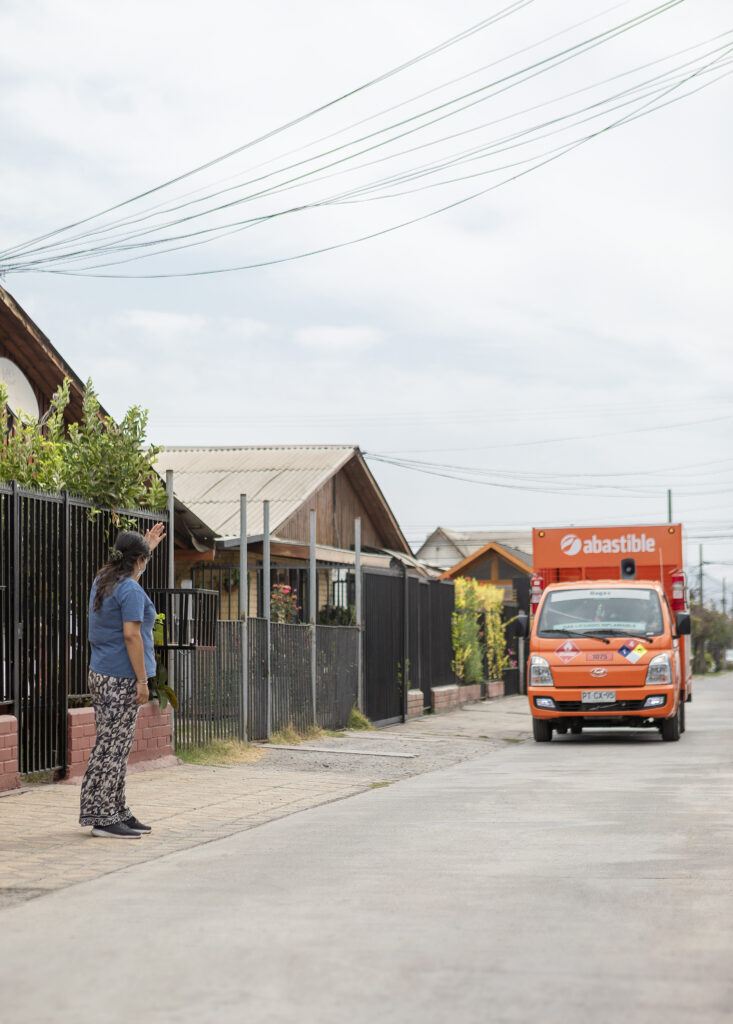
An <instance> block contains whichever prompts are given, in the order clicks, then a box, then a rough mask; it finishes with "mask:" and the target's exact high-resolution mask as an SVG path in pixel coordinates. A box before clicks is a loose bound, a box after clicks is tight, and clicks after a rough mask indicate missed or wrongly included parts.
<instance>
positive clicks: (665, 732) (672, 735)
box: [659, 707, 680, 741]
mask: <svg viewBox="0 0 733 1024" xmlns="http://www.w3.org/2000/svg"><path fill="white" fill-rule="evenodd" d="M659 730H660V732H661V733H662V739H663V740H669V741H674V740H678V739H679V738H680V709H679V707H678V708H677V711H676V712H675V713H674V715H672V717H671V718H665V719H664V720H663V721H662V724H661V725H660V726H659Z"/></svg>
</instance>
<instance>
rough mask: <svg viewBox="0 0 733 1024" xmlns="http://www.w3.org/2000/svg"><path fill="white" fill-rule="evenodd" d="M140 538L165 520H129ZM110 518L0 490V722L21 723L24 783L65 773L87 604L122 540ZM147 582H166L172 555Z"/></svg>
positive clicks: (83, 658)
mask: <svg viewBox="0 0 733 1024" xmlns="http://www.w3.org/2000/svg"><path fill="white" fill-rule="evenodd" d="M124 515H125V517H126V518H128V519H129V520H130V521H131V523H134V525H135V526H137V527H138V528H139V529H141V530H143V531H144V530H146V529H149V528H150V526H152V525H153V523H155V522H160V521H163V522H165V521H166V520H167V515H166V514H165V513H163V514H158V513H153V512H141V511H131V512H125V513H124ZM117 529H118V528H117V527H116V526H115V522H114V517H113V514H112V513H110V512H109V511H107V510H98V509H94V508H93V507H92V505H90V504H89V503H88V502H84V501H80V500H78V499H76V498H72V497H70V496H69V495H68V494H66V493H64V494H45V493H41V492H38V491H29V490H24V489H22V488H19V487H18V486H17V485H16V484H3V485H0V610H1V614H0V631H1V633H2V638H1V647H2V677H1V679H0V712H2V711H4V712H5V713H6V714H8V713H9V714H14V715H16V717H17V718H18V740H19V744H18V745H19V767H20V771H21V773H23V774H28V773H32V772H40V771H58V770H63V769H64V768H65V766H66V753H67V751H66V735H67V728H66V711H67V706H68V696H72V697H73V696H79V697H81V696H84V695H85V694H86V692H87V665H88V643H87V628H88V602H89V590H90V588H91V584H92V580H93V579H94V576H95V574H96V573H97V571H98V570H99V569H100V567H101V566H102V564H103V562H104V561H105V558H106V554H107V551H108V550H109V548H110V547H111V545H112V543H113V542H114V537H115V534H116V533H117ZM159 551H160V553H159V554H158V555H157V556H156V558H155V559H154V560H153V562H152V563H151V565H150V567H149V569H148V573H147V574H146V582H149V583H151V584H152V585H155V583H156V582H157V581H158V580H159V581H160V583H161V584H162V583H164V582H165V578H166V573H167V545H164V546H163V547H161V548H160V549H159Z"/></svg>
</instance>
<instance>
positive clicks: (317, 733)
mask: <svg viewBox="0 0 733 1024" xmlns="http://www.w3.org/2000/svg"><path fill="white" fill-rule="evenodd" d="M338 735H339V733H330V732H327V731H326V730H325V729H321V727H320V726H318V725H309V726H308V728H307V729H305V730H304V731H303V732H299V731H298V730H297V729H296V728H295V726H294V725H293V723H292V722H289V723H288V724H287V725H286V726H285V728H284V729H278V731H277V732H271V733H270V743H274V744H275V745H276V746H278V747H297V745H298V744H299V743H302V742H303V740H321V739H323V737H324V736H338Z"/></svg>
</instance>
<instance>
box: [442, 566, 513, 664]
mask: <svg viewBox="0 0 733 1024" xmlns="http://www.w3.org/2000/svg"><path fill="white" fill-rule="evenodd" d="M455 586H456V590H455V594H456V604H455V608H456V610H455V612H454V613H453V622H452V629H451V633H452V638H453V654H454V658H455V660H454V662H453V667H454V670H455V673H456V675H457V676H458V679H459V680H460V681H461V682H462V683H480V682H481V681H482V679H483V667H484V659H485V660H486V671H487V676H488V679H501V678H502V676H503V674H504V670H505V669H506V668H508V667H509V666H512V667H516V664H517V663H516V661H515V660H513V658H512V656H513V654H514V652H513V651H509V650H507V646H506V640H505V637H504V623H503V622H502V619H501V612H502V605H503V595H502V592H501V590H500V589H499V588H498V587H494V586H492V585H491V584H490V583H479V581H478V580H474V579H472V578H470V577H459V578H458V579H457V580H456V584H455Z"/></svg>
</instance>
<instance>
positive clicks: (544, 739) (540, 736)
mask: <svg viewBox="0 0 733 1024" xmlns="http://www.w3.org/2000/svg"><path fill="white" fill-rule="evenodd" d="M532 733H533V735H534V738H535V740H536V741H537V743H549V742H550V740H551V739H552V726H551V725H550V723H549V722H547V721H545V719H544V718H533V719H532Z"/></svg>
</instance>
